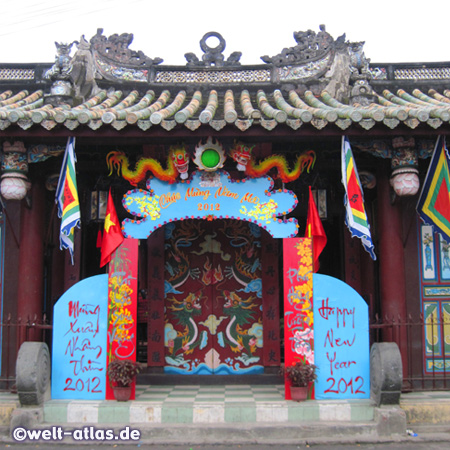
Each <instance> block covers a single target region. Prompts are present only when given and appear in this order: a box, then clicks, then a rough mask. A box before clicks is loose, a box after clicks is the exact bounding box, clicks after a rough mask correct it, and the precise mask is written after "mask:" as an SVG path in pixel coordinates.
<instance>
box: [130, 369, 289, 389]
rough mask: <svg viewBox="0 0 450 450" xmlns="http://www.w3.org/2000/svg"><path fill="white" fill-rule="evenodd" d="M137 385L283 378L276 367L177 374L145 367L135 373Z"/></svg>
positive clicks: (254, 382)
mask: <svg viewBox="0 0 450 450" xmlns="http://www.w3.org/2000/svg"><path fill="white" fill-rule="evenodd" d="M136 381H137V385H147V386H148V385H156V386H161V385H165V386H167V385H169V386H176V385H180V386H187V385H196V386H223V385H249V384H252V385H283V384H284V378H283V377H282V376H281V375H279V374H278V368H273V369H266V370H265V373H263V374H258V375H178V374H169V373H164V372H163V370H162V369H153V368H147V370H146V371H142V372H141V373H139V374H138V375H137V378H136Z"/></svg>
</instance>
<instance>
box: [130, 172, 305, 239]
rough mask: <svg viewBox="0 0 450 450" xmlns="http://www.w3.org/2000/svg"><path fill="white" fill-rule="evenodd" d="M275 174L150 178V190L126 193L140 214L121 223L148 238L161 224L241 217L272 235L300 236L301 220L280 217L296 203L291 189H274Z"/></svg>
mask: <svg viewBox="0 0 450 450" xmlns="http://www.w3.org/2000/svg"><path fill="white" fill-rule="evenodd" d="M273 185H274V183H273V180H272V178H270V177H261V178H246V179H244V180H239V181H236V180H231V178H230V175H229V174H228V173H227V172H225V171H222V170H219V171H216V172H206V171H202V172H194V173H193V174H192V176H191V178H190V179H189V180H186V181H184V180H182V181H180V182H178V183H172V184H171V183H167V182H165V181H161V180H158V179H149V180H148V181H147V189H148V190H143V189H134V190H132V191H129V192H127V194H125V196H124V200H123V205H124V207H125V209H126V210H127V211H128V212H129V213H130V214H132V215H133V216H137V217H138V218H139V219H137V220H135V219H125V220H124V221H123V222H122V228H123V231H124V234H125V235H126V236H127V237H132V238H135V239H145V238H147V237H148V236H149V235H150V234H151V233H152V232H153V231H154V230H156V229H157V228H158V227H161V226H163V225H165V224H166V223H169V222H172V221H176V220H184V219H206V220H213V219H238V220H246V221H249V222H253V223H256V224H257V225H259V226H260V227H262V228H264V229H265V230H267V231H268V232H269V233H270V234H271V235H272V236H273V237H276V238H288V237H294V236H296V235H297V230H298V224H297V220H296V219H293V218H290V219H287V220H285V219H281V218H279V216H284V215H286V214H288V213H290V212H291V211H292V210H293V209H294V208H295V206H296V205H297V203H298V201H297V197H296V195H295V194H294V193H293V192H292V191H289V190H287V189H282V190H276V191H275V190H272V189H273Z"/></svg>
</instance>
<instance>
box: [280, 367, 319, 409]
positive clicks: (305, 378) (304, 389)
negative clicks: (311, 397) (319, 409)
mask: <svg viewBox="0 0 450 450" xmlns="http://www.w3.org/2000/svg"><path fill="white" fill-rule="evenodd" d="M281 371H282V374H283V375H285V376H286V378H287V379H288V380H289V381H290V388H291V398H292V400H295V401H297V402H299V401H302V400H306V398H307V397H308V391H309V388H310V386H311V384H312V383H313V382H314V381H315V380H316V378H317V373H316V371H317V366H315V365H314V364H306V363H305V362H303V361H297V362H295V363H294V364H292V365H291V366H288V367H285V366H283V367H282V368H281Z"/></svg>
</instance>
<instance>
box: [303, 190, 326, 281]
mask: <svg viewBox="0 0 450 450" xmlns="http://www.w3.org/2000/svg"><path fill="white" fill-rule="evenodd" d="M305 237H309V238H312V242H313V257H314V272H317V271H318V270H319V267H320V265H319V256H320V254H321V253H322V250H323V249H324V248H325V245H327V235H326V234H325V231H324V229H323V225H322V221H321V220H320V216H319V211H317V206H316V202H315V201H314V197H313V195H312V192H311V186H309V203H308V217H307V219H306V233H305Z"/></svg>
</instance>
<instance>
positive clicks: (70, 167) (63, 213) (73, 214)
mask: <svg viewBox="0 0 450 450" xmlns="http://www.w3.org/2000/svg"><path fill="white" fill-rule="evenodd" d="M75 161H76V158H75V138H74V137H69V139H68V140H67V146H66V151H65V153H64V159H63V163H62V166H61V173H60V175H59V180H58V187H57V188H56V199H55V201H56V204H57V205H58V217H60V218H61V230H60V235H59V241H60V248H61V249H64V248H66V249H69V252H70V257H71V259H72V264H73V251H74V235H75V227H78V228H79V227H80V202H79V201H78V191H77V178H76V173H75Z"/></svg>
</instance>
